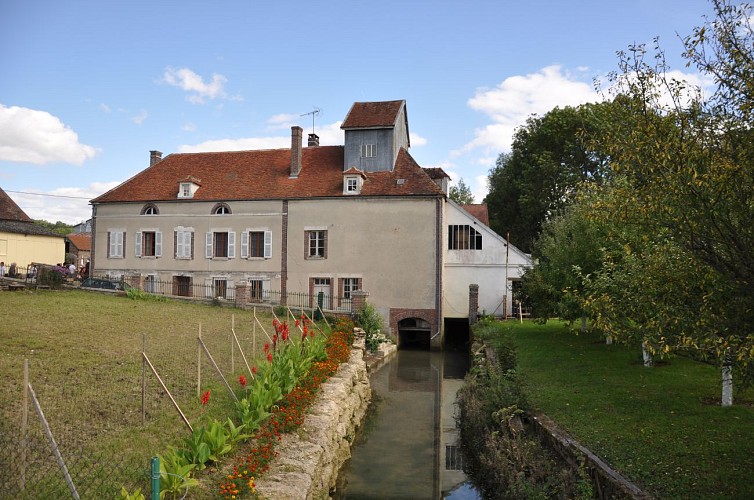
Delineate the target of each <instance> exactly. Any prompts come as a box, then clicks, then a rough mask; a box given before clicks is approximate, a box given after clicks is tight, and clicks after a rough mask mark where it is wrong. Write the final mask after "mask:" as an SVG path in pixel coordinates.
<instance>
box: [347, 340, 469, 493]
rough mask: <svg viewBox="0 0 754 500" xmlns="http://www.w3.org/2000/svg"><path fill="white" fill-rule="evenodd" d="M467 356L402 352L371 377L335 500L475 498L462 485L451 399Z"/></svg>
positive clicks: (458, 352)
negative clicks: (368, 400)
mask: <svg viewBox="0 0 754 500" xmlns="http://www.w3.org/2000/svg"><path fill="white" fill-rule="evenodd" d="M468 368H469V355H468V351H467V350H464V349H461V350H452V349H449V350H445V351H443V352H439V351H429V350H410V349H400V350H398V352H397V353H396V354H395V357H394V358H393V359H392V360H390V361H389V362H388V363H387V364H385V365H383V366H382V367H380V368H378V369H377V370H376V371H375V372H373V373H371V374H370V377H369V378H370V382H371V385H372V403H371V404H370V407H369V410H368V411H367V416H366V418H365V420H364V423H363V425H362V426H361V429H360V430H359V433H358V435H357V436H356V438H355V440H354V443H353V446H352V448H351V453H352V456H351V458H350V459H349V460H348V461H347V462H346V463H345V464H344V465H343V467H342V469H341V471H340V474H339V476H338V482H337V490H336V491H335V493H334V494H333V499H336V500H345V499H351V500H354V499H401V498H405V499H409V498H410V499H432V500H434V499H452V500H475V499H479V498H481V497H480V496H479V494H478V493H477V492H476V490H475V489H474V488H473V487H471V486H470V485H469V484H468V483H467V482H466V476H465V474H464V473H463V470H462V467H463V462H462V458H461V455H460V443H459V442H458V430H457V428H456V421H455V415H456V411H457V408H456V405H455V399H456V392H457V391H458V389H459V388H460V387H461V386H462V385H463V378H464V376H465V375H466V372H467V371H468Z"/></svg>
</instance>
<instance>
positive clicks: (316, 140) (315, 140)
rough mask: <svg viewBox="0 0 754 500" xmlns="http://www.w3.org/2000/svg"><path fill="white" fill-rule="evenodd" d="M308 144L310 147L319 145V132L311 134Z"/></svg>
mask: <svg viewBox="0 0 754 500" xmlns="http://www.w3.org/2000/svg"><path fill="white" fill-rule="evenodd" d="M307 146H309V147H310V148H311V147H313V146H319V136H318V135H317V134H309V143H308V144H307Z"/></svg>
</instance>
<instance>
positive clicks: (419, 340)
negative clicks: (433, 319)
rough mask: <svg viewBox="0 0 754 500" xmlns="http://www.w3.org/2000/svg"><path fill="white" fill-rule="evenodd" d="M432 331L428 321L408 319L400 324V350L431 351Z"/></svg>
mask: <svg viewBox="0 0 754 500" xmlns="http://www.w3.org/2000/svg"><path fill="white" fill-rule="evenodd" d="M431 338H432V330H431V328H430V324H429V322H428V321H425V320H423V319H421V318H406V319H402V320H400V321H399V322H398V348H399V349H420V350H429V347H430V340H431Z"/></svg>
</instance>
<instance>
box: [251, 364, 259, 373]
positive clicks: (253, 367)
mask: <svg viewBox="0 0 754 500" xmlns="http://www.w3.org/2000/svg"><path fill="white" fill-rule="evenodd" d="M258 371H259V370H257V367H256V366H252V367H251V373H253V374H254V375H256V374H257V372H258Z"/></svg>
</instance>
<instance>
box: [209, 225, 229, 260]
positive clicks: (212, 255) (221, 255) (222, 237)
mask: <svg viewBox="0 0 754 500" xmlns="http://www.w3.org/2000/svg"><path fill="white" fill-rule="evenodd" d="M205 256H206V257H207V258H208V259H234V258H235V257H236V233H234V232H232V231H213V232H211V233H207V239H206V252H205Z"/></svg>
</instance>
